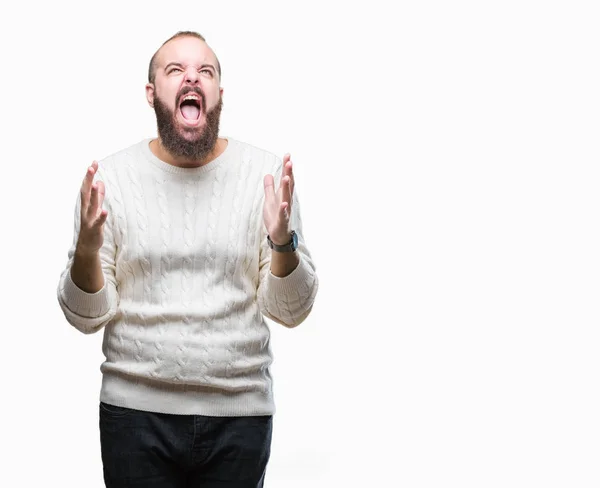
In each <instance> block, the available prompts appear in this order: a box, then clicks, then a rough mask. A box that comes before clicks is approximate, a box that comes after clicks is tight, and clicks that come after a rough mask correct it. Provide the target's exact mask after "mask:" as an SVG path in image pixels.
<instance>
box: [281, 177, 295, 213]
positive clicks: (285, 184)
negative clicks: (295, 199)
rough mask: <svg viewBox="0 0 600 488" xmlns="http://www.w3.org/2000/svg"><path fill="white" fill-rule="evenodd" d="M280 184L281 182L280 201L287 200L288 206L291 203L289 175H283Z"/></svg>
mask: <svg viewBox="0 0 600 488" xmlns="http://www.w3.org/2000/svg"><path fill="white" fill-rule="evenodd" d="M281 184H282V189H281V200H282V202H287V204H288V206H290V205H291V204H292V192H291V189H290V184H291V180H290V177H289V176H286V177H284V178H283V181H282V182H281Z"/></svg>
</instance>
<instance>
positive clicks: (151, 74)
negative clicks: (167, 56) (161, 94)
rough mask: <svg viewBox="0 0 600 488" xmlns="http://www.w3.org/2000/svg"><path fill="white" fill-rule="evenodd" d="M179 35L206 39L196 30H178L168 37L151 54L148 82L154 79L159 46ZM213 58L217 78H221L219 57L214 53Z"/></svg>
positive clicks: (204, 40)
mask: <svg viewBox="0 0 600 488" xmlns="http://www.w3.org/2000/svg"><path fill="white" fill-rule="evenodd" d="M179 37H195V38H196V39H200V40H201V41H203V42H206V39H205V38H204V36H202V35H201V34H199V33H198V32H193V31H179V32H177V34H175V35H173V36H171V37H169V38H168V39H167V40H166V41H165V42H163V43H162V44H161V46H160V47H159V48H158V49H157V50H156V52H155V53H154V54H153V55H152V58H151V59H150V65H149V66H148V83H154V80H155V78H156V57H157V56H158V52H159V51H160V50H161V48H162V47H163V46H164V45H165V44H167V43H168V42H170V41H172V40H173V39H177V38H179ZM213 54H215V52H214V51H213ZM215 59H216V60H217V71H218V73H219V79H220V78H221V63H219V59H218V58H217V55H216V54H215Z"/></svg>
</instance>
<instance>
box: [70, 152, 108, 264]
mask: <svg viewBox="0 0 600 488" xmlns="http://www.w3.org/2000/svg"><path fill="white" fill-rule="evenodd" d="M96 171H98V162H97V161H94V162H93V163H92V165H91V166H90V167H89V168H88V170H87V173H86V175H85V178H84V179H83V184H82V185H81V227H80V230H79V237H78V239H77V251H78V252H79V253H82V254H85V255H93V254H96V253H98V251H99V250H100V248H101V247H102V244H103V242H104V222H106V218H107V216H108V211H106V210H103V209H102V203H103V202H104V193H105V188H104V183H103V182H101V181H98V182H96V183H94V182H93V181H94V175H95V174H96Z"/></svg>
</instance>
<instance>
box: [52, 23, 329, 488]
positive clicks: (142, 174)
mask: <svg viewBox="0 0 600 488" xmlns="http://www.w3.org/2000/svg"><path fill="white" fill-rule="evenodd" d="M220 79H221V66H220V64H219V61H218V60H217V58H216V56H215V54H214V53H213V51H212V50H211V49H210V47H209V46H208V45H207V44H206V42H205V40H204V38H203V37H202V36H201V35H199V34H197V33H193V32H179V33H177V34H176V35H175V36H173V37H172V38H170V39H169V40H167V41H166V42H165V43H164V44H163V45H162V46H161V47H160V49H159V50H158V51H157V52H156V54H155V55H154V56H153V58H152V60H151V62H150V68H149V79H148V84H147V86H146V95H147V100H148V103H149V104H150V106H151V107H153V108H154V110H155V112H156V121H157V128H158V137H157V138H155V139H147V140H144V141H141V142H139V143H137V144H134V145H132V146H131V147H129V148H127V149H124V150H122V151H120V152H117V153H115V154H113V155H111V156H109V157H107V158H105V159H104V160H102V161H101V162H100V163H98V162H94V163H93V164H92V165H91V166H90V167H89V168H88V170H87V174H86V176H85V178H84V181H83V184H82V187H81V192H80V195H78V199H77V204H76V208H75V231H74V240H73V245H72V247H71V248H70V250H69V253H68V263H67V266H66V267H65V269H64V272H63V273H62V275H61V278H60V282H59V285H58V300H59V303H60V306H61V308H62V310H63V312H64V314H65V317H66V319H67V320H68V322H69V323H70V324H72V325H73V326H74V327H76V328H77V329H78V330H80V331H81V332H83V333H94V332H97V331H99V330H101V329H104V340H103V352H104V355H105V356H106V360H105V361H104V362H103V363H102V366H101V371H102V387H101V392H100V400H101V401H100V440H101V451H102V461H103V467H104V479H105V483H106V486H107V487H109V488H113V487H124V486H128V487H134V486H135V487H137V486H139V487H142V486H143V487H145V488H151V487H184V486H187V487H196V486H198V487H206V488H210V487H217V486H218V487H219V488H227V487H230V488H233V487H236V488H238V487H239V488H242V487H244V488H245V487H248V488H250V487H252V488H254V487H262V486H263V482H264V476H265V469H266V465H267V462H268V459H269V455H270V445H271V432H272V416H273V414H274V411H275V408H274V401H273V393H272V381H271V375H270V371H269V366H270V364H271V361H272V356H271V350H270V344H269V329H268V326H267V323H266V321H265V317H268V318H270V319H272V320H273V321H275V322H278V323H280V324H282V325H284V326H287V327H295V326H297V325H298V324H300V323H301V322H302V321H303V320H304V319H305V318H306V317H307V316H308V314H309V313H310V311H311V309H312V306H313V303H314V300H315V296H316V293H317V288H318V280H317V276H316V274H315V266H314V264H313V261H312V259H311V256H310V253H309V252H308V249H307V247H306V244H305V241H304V238H303V236H302V226H301V219H300V211H299V207H298V200H297V197H296V195H295V192H294V177H293V170H292V162H291V160H290V157H289V155H286V156H285V157H284V158H283V161H281V160H280V159H279V158H278V157H276V156H275V155H273V154H271V153H268V152H266V151H263V150H260V149H258V148H255V147H253V146H251V145H249V144H245V143H242V142H240V141H237V140H234V139H232V138H223V137H219V135H218V133H219V118H220V112H221V105H222V95H223V89H222V88H221V87H220Z"/></svg>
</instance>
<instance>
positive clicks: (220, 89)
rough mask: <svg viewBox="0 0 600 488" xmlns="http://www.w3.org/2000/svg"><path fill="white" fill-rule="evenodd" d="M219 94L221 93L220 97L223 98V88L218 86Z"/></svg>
mask: <svg viewBox="0 0 600 488" xmlns="http://www.w3.org/2000/svg"><path fill="white" fill-rule="evenodd" d="M219 95H221V98H223V88H219Z"/></svg>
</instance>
